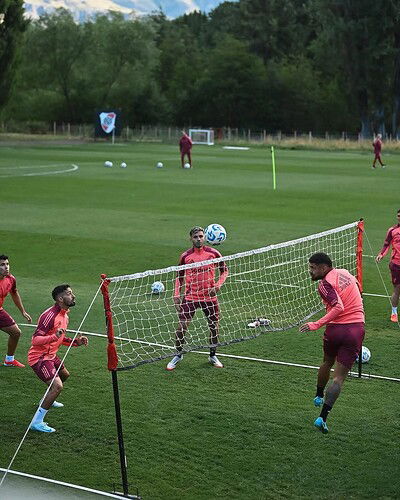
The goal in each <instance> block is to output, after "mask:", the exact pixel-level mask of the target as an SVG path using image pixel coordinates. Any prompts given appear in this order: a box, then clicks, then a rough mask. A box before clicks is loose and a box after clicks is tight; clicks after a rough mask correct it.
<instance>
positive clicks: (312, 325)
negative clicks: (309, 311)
mask: <svg viewBox="0 0 400 500" xmlns="http://www.w3.org/2000/svg"><path fill="white" fill-rule="evenodd" d="M318 291H319V293H320V295H321V297H322V299H323V300H324V301H325V302H326V303H327V304H328V305H329V306H330V307H331V309H330V310H329V311H328V312H327V313H326V314H325V315H324V316H322V318H321V319H319V320H318V321H310V322H308V323H305V324H304V325H301V326H300V328H299V330H300V331H301V332H309V331H313V330H318V328H321V326H324V325H327V324H328V323H330V322H332V321H334V320H335V319H336V318H337V317H338V316H339V314H341V313H342V312H343V311H344V305H343V302H342V299H341V298H340V297H339V295H338V294H337V293H336V290H335V289H334V288H333V286H332V285H331V284H330V283H328V282H327V281H326V280H323V282H322V283H321V285H320V286H319V287H318Z"/></svg>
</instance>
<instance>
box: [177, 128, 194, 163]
mask: <svg viewBox="0 0 400 500" xmlns="http://www.w3.org/2000/svg"><path fill="white" fill-rule="evenodd" d="M192 146H193V142H192V139H191V138H190V137H189V136H188V135H187V133H186V132H185V131H184V130H182V137H181V138H180V140H179V151H180V152H181V165H182V168H185V167H184V165H185V156H187V158H188V163H189V165H190V167H192V166H193V165H192Z"/></svg>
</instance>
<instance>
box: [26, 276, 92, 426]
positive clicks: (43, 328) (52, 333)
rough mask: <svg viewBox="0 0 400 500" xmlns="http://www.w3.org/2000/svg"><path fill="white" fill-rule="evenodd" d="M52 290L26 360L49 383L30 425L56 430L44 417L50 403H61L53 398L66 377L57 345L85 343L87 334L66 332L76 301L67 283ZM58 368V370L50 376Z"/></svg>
mask: <svg viewBox="0 0 400 500" xmlns="http://www.w3.org/2000/svg"><path fill="white" fill-rule="evenodd" d="M51 294H52V297H53V299H54V300H55V304H54V306H53V307H50V308H49V309H46V311H44V312H43V313H42V314H41V316H40V318H39V322H38V326H37V328H36V330H35V333H34V334H33V337H32V346H31V348H30V349H29V352H28V363H29V365H30V366H31V368H32V370H33V371H34V372H35V373H36V375H37V376H38V377H39V378H40V380H43V382H44V383H45V384H47V385H50V384H51V386H50V389H49V392H48V393H47V395H46V397H45V398H44V400H43V401H42V404H41V406H40V407H39V408H38V410H37V411H36V413H35V416H34V417H33V420H32V424H31V429H33V430H35V431H40V432H55V429H53V427H50V426H48V425H47V423H46V422H44V421H43V419H44V417H45V415H46V413H47V412H48V411H49V409H50V408H51V407H52V406H53V407H54V408H60V407H62V406H64V405H63V404H62V403H59V402H58V401H56V398H57V396H58V395H59V394H60V392H61V390H62V388H63V382H65V381H66V380H67V378H68V377H69V372H68V370H67V369H66V368H65V366H64V364H63V363H61V359H60V358H59V357H58V356H57V351H58V348H59V347H60V345H66V346H69V345H71V343H72V345H73V347H77V346H81V345H87V344H88V339H87V337H77V338H76V339H75V340H74V341H73V340H72V339H71V338H69V337H66V336H65V332H66V330H67V327H68V321H69V318H68V312H69V308H70V307H73V306H74V305H75V295H74V294H73V292H72V290H71V287H70V286H69V285H59V286H56V287H55V288H54V290H53V291H52V293H51ZM58 368H59V371H58V374H57V376H56V377H55V378H54V380H53V377H54V375H55V374H56V372H57V369H58Z"/></svg>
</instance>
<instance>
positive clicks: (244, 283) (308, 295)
mask: <svg viewBox="0 0 400 500" xmlns="http://www.w3.org/2000/svg"><path fill="white" fill-rule="evenodd" d="M362 234H363V222H362V221H358V222H353V223H351V224H347V225H345V226H341V227H338V228H334V229H330V230H328V231H324V232H321V233H318V234H313V235H310V236H306V237H304V238H299V239H296V240H292V241H287V242H284V243H279V244H276V245H269V246H267V247H263V248H258V249H254V250H250V251H247V252H241V253H236V254H234V255H229V256H225V257H220V258H217V259H213V260H209V261H204V262H196V263H193V264H187V265H184V266H171V267H168V268H164V269H156V270H149V271H145V272H142V273H135V274H128V275H124V276H116V277H112V278H107V277H106V276H105V275H102V277H103V281H102V293H103V298H104V305H105V312H106V318H107V330H108V331H107V334H108V338H109V369H110V370H125V369H129V368H134V367H136V366H138V365H141V364H143V363H149V362H152V361H157V360H160V359H164V358H167V357H169V356H172V355H174V353H175V352H176V345H175V341H176V331H177V325H178V312H177V308H176V305H175V303H174V291H175V284H176V279H177V275H178V276H186V275H185V273H186V272H189V273H191V274H192V275H193V274H195V275H196V279H197V280H200V281H201V279H202V277H203V276H205V273H208V275H209V273H210V269H211V270H212V271H211V272H215V275H216V279H217V278H218V272H219V269H221V263H223V266H222V267H224V266H226V267H227V268H228V270H229V275H228V277H227V279H226V281H225V283H224V284H223V285H222V287H221V288H220V290H219V291H218V303H219V316H218V344H217V345H228V344H231V343H235V342H241V341H244V340H248V339H251V338H255V337H257V336H259V335H260V334H262V333H265V332H272V331H281V330H287V329H289V328H291V327H293V326H295V325H299V324H300V323H302V322H304V321H305V320H307V319H308V318H310V317H311V316H313V315H314V314H315V313H317V312H319V311H321V310H322V304H321V301H320V298H319V296H318V294H317V293H316V285H315V283H313V282H312V281H311V279H310V276H309V273H308V258H309V257H310V255H312V254H313V253H315V252H325V253H327V254H328V255H330V257H331V258H332V261H333V263H334V266H335V267H337V268H345V269H347V270H348V271H349V272H351V273H352V274H354V275H355V276H357V278H358V280H359V281H360V283H362ZM154 282H161V283H162V285H163V286H161V288H160V287H152V285H153V283H154ZM155 288H156V289H157V293H154V292H152V289H153V290H154V289H155ZM160 290H161V291H160ZM203 312H205V311H204V309H203V311H202V310H201V309H200V310H198V311H197V312H196V314H195V315H194V317H193V319H192V321H191V323H190V325H189V327H188V330H187V332H186V333H185V343H184V344H183V352H188V351H193V350H199V349H204V348H207V347H210V332H209V328H208V327H209V323H207V320H206V317H205V314H203ZM259 318H263V320H262V321H261V320H259ZM257 321H258V322H257ZM110 355H111V357H110Z"/></svg>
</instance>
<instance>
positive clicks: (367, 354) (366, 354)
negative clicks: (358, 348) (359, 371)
mask: <svg viewBox="0 0 400 500" xmlns="http://www.w3.org/2000/svg"><path fill="white" fill-rule="evenodd" d="M370 359H371V351H370V350H369V349H368V347H365V345H363V346H362V353H361V363H368V361H369V360H370ZM356 363H358V356H357V359H356Z"/></svg>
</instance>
